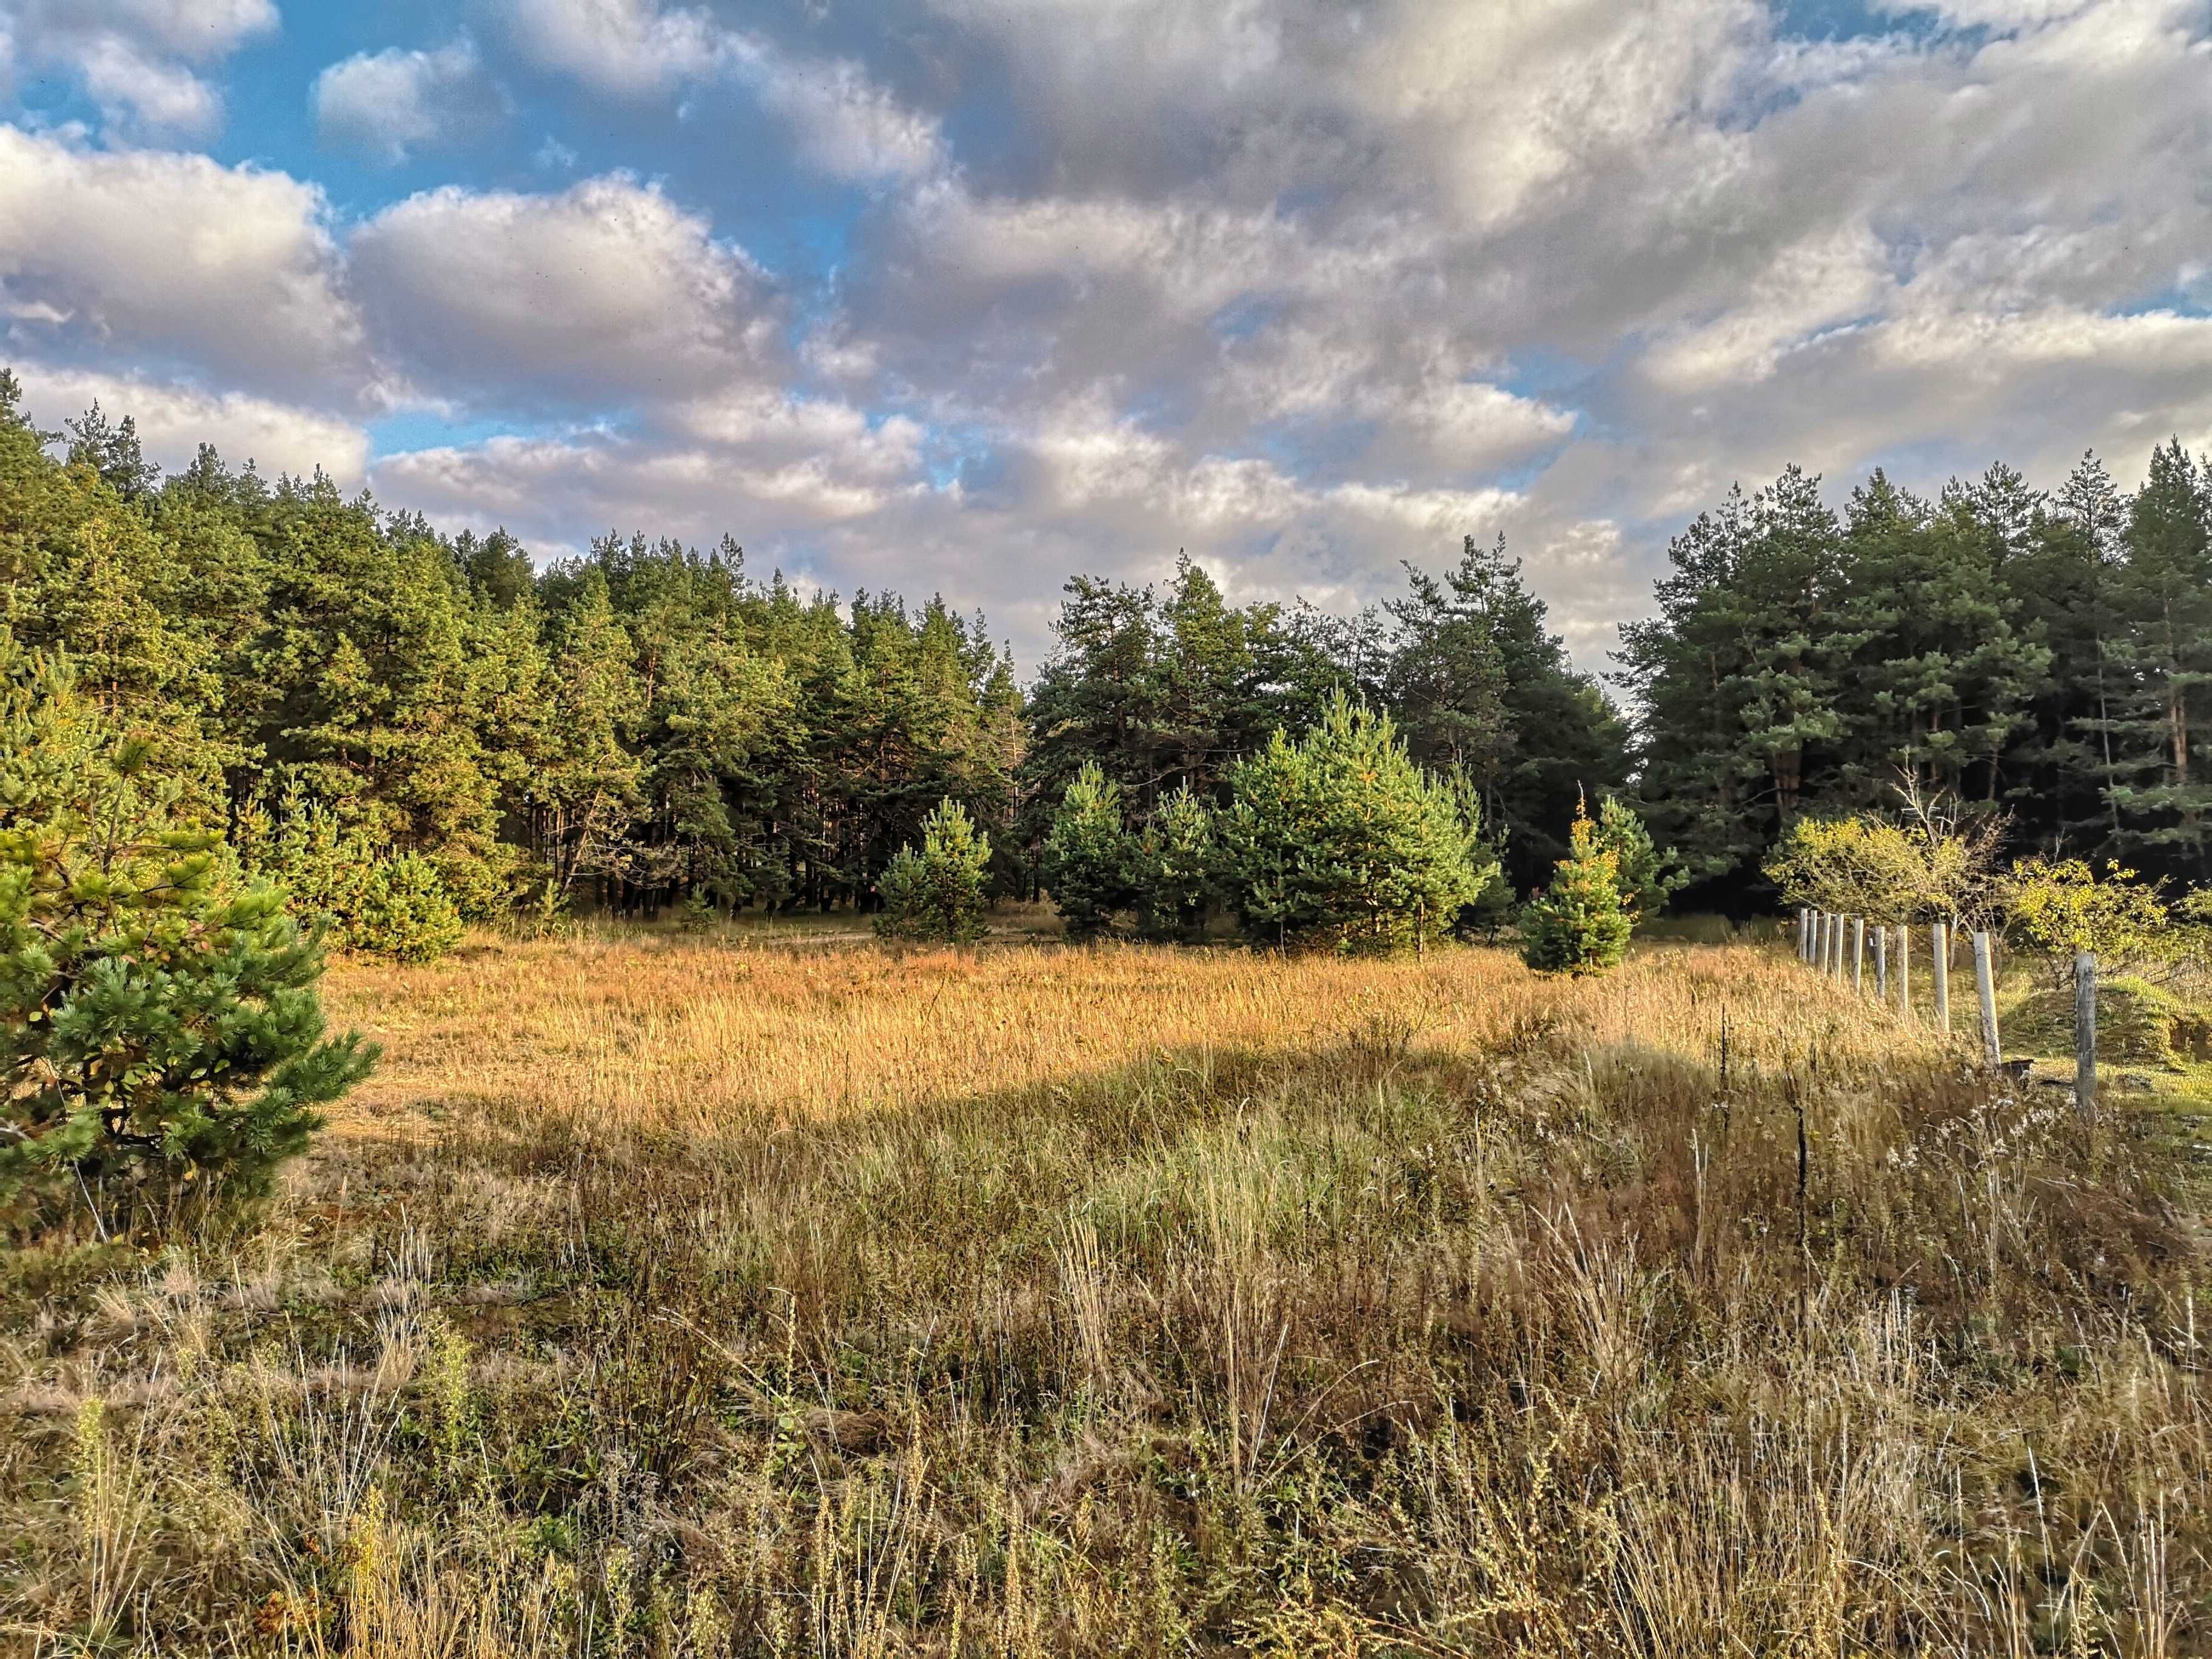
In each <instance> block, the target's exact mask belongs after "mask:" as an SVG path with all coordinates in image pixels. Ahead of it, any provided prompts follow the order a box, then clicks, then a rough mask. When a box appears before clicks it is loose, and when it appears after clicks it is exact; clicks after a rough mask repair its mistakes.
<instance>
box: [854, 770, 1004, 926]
mask: <svg viewBox="0 0 2212 1659" xmlns="http://www.w3.org/2000/svg"><path fill="white" fill-rule="evenodd" d="M990 862H991V843H990V841H989V838H988V837H987V836H984V835H982V834H981V832H979V831H978V830H977V829H976V828H975V824H974V823H973V822H971V821H970V820H969V817H968V813H967V810H966V809H965V808H964V807H963V806H962V805H960V803H959V802H958V801H957V800H954V799H952V798H951V796H950V795H948V796H946V797H945V799H943V800H942V801H940V802H939V803H938V806H937V810H936V811H933V812H932V813H931V814H930V815H929V816H928V817H926V818H924V819H923V820H922V823H921V847H920V848H919V849H917V848H913V847H902V848H899V850H898V852H897V853H896V854H894V855H893V856H892V858H891V861H890V865H889V866H887V867H886V868H885V869H884V878H883V884H882V892H883V903H884V908H883V909H882V910H881V911H880V912H878V915H877V916H876V931H877V932H878V933H881V934H882V935H883V936H884V938H886V939H904V940H908V941H912V942H915V943H920V944H932V945H968V944H972V943H973V942H974V941H975V940H976V939H981V938H982V937H983V926H984V924H983V912H984V908H985V907H986V906H987V904H988V902H989V878H988V874H987V872H988V870H989V866H990Z"/></svg>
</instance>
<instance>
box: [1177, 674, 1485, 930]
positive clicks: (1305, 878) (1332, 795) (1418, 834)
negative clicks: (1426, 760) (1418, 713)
mask: <svg viewBox="0 0 2212 1659" xmlns="http://www.w3.org/2000/svg"><path fill="white" fill-rule="evenodd" d="M1228 782H1229V788H1230V805H1229V807H1228V809H1227V810H1226V811H1224V812H1223V813H1221V814H1220V815H1219V816H1218V818H1217V820H1216V824H1215V840H1216V846H1217V848H1218V870H1219V872H1220V881H1221V889H1222V891H1223V895H1224V896H1225V900H1226V902H1227V903H1228V906H1229V908H1230V910H1231V913H1232V914H1234V915H1236V917H1237V921H1238V923H1239V925H1240V926H1241V927H1243V931H1244V933H1245V936H1246V937H1247V938H1248V939H1251V940H1252V941H1253V942H1254V943H1255V944H1262V945H1278V946H1289V945H1304V946H1312V945H1327V946H1331V947H1334V948H1338V949H1345V950H1363V951H1371V950H1388V949H1390V948H1394V947H1395V946H1398V945H1407V944H1411V943H1413V942H1416V941H1418V940H1419V939H1425V938H1436V937H1438V936H1440V935H1441V934H1443V933H1444V932H1445V931H1446V930H1448V929H1449V927H1452V926H1453V924H1454V923H1455V921H1457V920H1458V917H1459V913H1460V910H1461V908H1462V906H1464V905H1466V904H1468V903H1469V902H1472V901H1473V899H1474V896H1475V895H1476V894H1477V893H1478V892H1479V891H1480V889H1481V885H1482V882H1483V880H1484V879H1485V878H1486V872H1484V871H1480V870H1478V869H1477V867H1476V864H1475V855H1476V849H1477V845H1478V843H1477V840H1476V837H1475V836H1474V832H1473V831H1472V830H1471V829H1469V827H1468V824H1467V823H1466V822H1465V821H1464V819H1463V818H1462V816H1461V814H1460V812H1459V811H1458V809H1457V803H1456V802H1455V799H1454V798H1453V793H1452V791H1451V789H1450V788H1449V786H1447V785H1446V784H1443V783H1442V782H1440V781H1437V780H1436V779H1434V778H1432V777H1431V776H1429V775H1427V774H1425V773H1424V772H1423V771H1422V770H1421V769H1419V767H1417V766H1416V765H1414V763H1413V759H1412V757H1409V756H1408V755H1407V752H1406V746H1405V744H1404V743H1403V742H1402V741H1401V739H1400V738H1399V736H1398V731H1397V727H1396V726H1395V724H1394V723H1393V722H1392V721H1391V720H1390V719H1389V716H1388V715H1386V714H1376V713H1375V712H1374V711H1372V710H1370V709H1368V708H1364V707H1362V706H1360V705H1358V704H1355V703H1353V702H1351V701H1350V700H1349V699H1348V698H1346V697H1343V696H1338V697H1337V698H1335V699H1334V701H1333V702H1331V703H1330V705H1329V707H1328V710H1327V712H1326V713H1324V714H1323V715H1322V720H1321V723H1320V724H1319V725H1318V726H1316V727H1315V728H1314V729H1313V730H1312V731H1311V732H1309V733H1308V734H1307V735H1306V736H1305V737H1304V738H1299V739H1297V740H1295V741H1294V740H1293V739H1292V738H1291V737H1290V736H1289V734H1288V733H1286V732H1282V731H1280V730H1279V731H1277V732H1276V733H1275V736H1274V737H1273V739H1271V740H1270V742H1269V743H1268V744H1267V747H1266V748H1265V749H1263V750H1261V751H1260V752H1259V753H1258V754H1257V755H1255V756H1253V757H1251V758H1250V759H1249V760H1246V761H1243V762H1241V763H1238V764H1237V766H1235V767H1233V768H1232V769H1231V771H1230V775H1229V779H1228Z"/></svg>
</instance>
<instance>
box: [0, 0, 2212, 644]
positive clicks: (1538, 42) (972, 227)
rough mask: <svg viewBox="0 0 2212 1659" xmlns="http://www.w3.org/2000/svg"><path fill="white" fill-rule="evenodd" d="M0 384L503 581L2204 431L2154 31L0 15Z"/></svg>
mask: <svg viewBox="0 0 2212 1659" xmlns="http://www.w3.org/2000/svg"><path fill="white" fill-rule="evenodd" d="M0 329H4V331H5V339H4V342H0V362H6V363H9V364H10V365H12V367H13V368H14V370H15V374H16V375H17V377H18V378H19V379H20V380H21V382H22V383H23V386H24V387H25V391H26V402H27V407H28V409H29V410H30V412H31V413H32V415H33V416H34V417H35V418H36V419H38V420H39V422H40V424H41V425H45V426H48V427H58V425H59V424H60V422H62V421H63V419H64V418H65V417H67V416H73V415H75V414H76V413H77V412H79V411H80V410H82V409H83V408H84V407H85V405H86V404H88V403H90V402H91V401H93V400H94V399H95V398H97V399H98V401H99V402H100V404H102V406H103V407H104V408H105V409H106V410H108V412H109V413H110V414H112V415H122V414H130V415H132V416H135V417H136V419H137V422H138V425H139V428H140V430H141V433H142V435H143V438H144V440H145V441H146V443H147V447H148V451H149V454H150V455H151V456H152V457H153V458H154V459H156V460H159V461H161V462H162V463H164V464H165V465H169V466H172V467H173V466H176V465H181V464H182V463H184V462H185V461H187V460H189V459H191V453H192V451H193V448H194V447H195V446H196V445H197V442H198V441H201V440H203V439H205V440H209V441H213V442H215V443H216V445H217V447H219V449H220V450H221V451H222V453H223V455H224V456H225V458H226V459H229V460H231V461H232V462H234V463H240V462H243V461H244V460H246V459H247V458H249V457H251V458H252V459H254V460H256V461H257V462H258V465H260V467H261V469H262V470H263V471H264V472H265V473H271V474H273V473H275V472H277V471H294V472H305V471H311V470H312V469H313V468H314V467H316V466H320V467H322V468H323V469H325V471H327V472H329V473H330V474H331V476H332V477H334V478H336V479H337V481H338V482H339V483H341V484H342V485H343V486H345V487H346V488H348V489H355V488H359V487H366V488H368V489H372V490H373V491H374V494H375V495H376V497H377V498H378V500H379V501H381V502H382V503H384V504H385V505H386V506H387V507H396V508H407V509H410V510H419V511H421V512H422V513H426V514H428V516H429V518H430V519H431V520H432V521H433V522H434V523H435V524H438V525H439V526H442V527H444V528H447V529H448V530H454V531H458V530H459V529H462V528H465V527H468V528H474V529H477V530H479V531H486V530H489V529H491V528H494V527H495V526H505V527H506V528H507V529H508V530H510V531H512V532H514V533H515V534H517V535H519V536H520V537H521V538H523V539H524V540H525V542H526V544H528V545H529V546H530V548H531V549H532V551H533V553H534V554H535V555H536V556H538V557H539V558H540V559H541V560H544V559H550V558H554V557H558V556H562V555H564V554H567V553H572V552H574V551H576V550H580V549H581V548H582V547H583V546H585V545H586V544H587V543H588V542H589V541H590V539H591V538H592V537H594V536H595V535H599V534H601V533H604V532H607V531H609V530H620V531H622V532H629V531H632V530H642V531H644V532H647V534H648V535H653V536H659V535H664V534H665V535H673V536H678V537H681V538H684V539H686V540H690V541H692V542H694V543H696V544H701V545H707V544H712V543H713V542H714V541H717V540H719V539H720V536H721V535H722V533H723V532H729V533H731V534H732V535H733V536H735V537H736V538H737V539H738V541H739V542H740V543H741V544H743V545H744V548H745V549H746V556H747V562H748V566H749V568H751V569H752V570H753V571H754V572H755V573H756V574H761V575H763V576H765V575H766V574H767V573H768V572H769V569H771V568H781V569H783V570H784V571H785V572H786V573H787V574H789V575H790V576H792V577H793V579H795V580H799V581H801V582H803V583H818V584H821V585H823V586H831V587H834V588H836V589H837V590H839V591H840V592H843V593H845V594H848V595H849V594H850V593H851V592H854V590H855V589H856V588H860V587H865V588H867V589H869V590H871V591H878V590H883V589H886V588H887V589H890V590H893V591H896V592H902V593H904V594H905V595H907V596H908V598H909V599H914V600H917V601H918V600H920V599H922V598H924V597H926V596H927V595H928V594H930V593H933V592H941V593H942V594H943V595H944V596H945V598H946V599H948V600H950V601H951V602H952V603H953V604H954V605H957V607H959V608H960V609H962V610H963V611H964V610H967V609H969V608H971V607H974V606H978V605H980V606H981V607H982V608H983V609H984V610H985V611H986V612H987V616H988V617H989V619H990V622H991V625H992V628H993V630H994V634H996V635H1000V636H1003V637H1005V638H1006V639H1008V640H1009V641H1011V642H1012V646H1013V648H1014V649H1015V651H1016V653H1017V655H1018V658H1019V659H1020V660H1021V662H1022V664H1023V665H1024V669H1027V668H1029V667H1030V666H1033V665H1035V663H1036V661H1037V660H1038V659H1039V657H1040V656H1041V654H1042V653H1043V651H1044V650H1045V649H1046V648H1047V647H1048V645H1049V643H1050V637H1051V636H1050V623H1051V619H1052V617H1053V615H1054V612H1055V611H1056V608H1057V604H1058V600H1059V589H1060V583H1061V582H1062V581H1063V580H1065V579H1066V577H1067V576H1068V575H1070V574H1073V573H1075V572H1078V571H1082V572H1088V573H1094V574H1104V575H1110V576H1117V577H1126V578H1127V579H1129V580H1135V581H1144V580H1154V579H1157V578H1158V577H1160V576H1162V575H1164V574H1167V573H1168V572H1169V571H1170V570H1171V569H1172V568H1173V566H1174V563H1175V561H1176V557H1177V555H1178V553H1179V552H1182V551H1188V554H1189V555H1190V556H1192V557H1194V558H1195V559H1196V560H1197V561H1198V562H1200V563H1201V564H1203V565H1204V566H1206V568H1208V569H1209V570H1210V571H1212V573H1213V574H1215V575H1216V576H1217V577H1218V579H1219V580H1221V582H1222V584H1223V586H1224V587H1225V589H1226V590H1227V591H1228V592H1229V593H1230V594H1231V597H1232V598H1234V599H1237V600H1239V601H1243V600H1249V599H1264V598H1274V599H1292V598H1296V597H1303V598H1305V599H1310V600H1311V601H1313V602H1315V603H1316V604H1320V605H1326V606H1330V607H1334V608H1349V607H1351V606H1353V605H1359V604H1363V603H1365V602H1367V601H1370V600H1372V599H1377V598H1380V597H1383V596H1386V595H1388V594H1389V593H1391V592H1396V591H1398V590H1399V589H1400V587H1401V585H1402V573H1401V562H1403V561H1412V562H1415V563H1417V564H1419V565H1422V566H1425V567H1427V568H1442V567H1443V566H1445V565H1447V564H1449V563H1450V562H1452V561H1453V560H1454V559H1455V556H1456V554H1457V551H1458V548H1459V545H1460V540H1461V538H1462V536H1464V535H1468V534H1472V535H1474V536H1475V537H1477V538H1479V539H1480V540H1481V541H1483V542H1485V543H1487V542H1489V541H1491V540H1492V539H1494V538H1496V537H1497V536H1498V535H1499V534H1501V533H1502V534H1503V535H1504V537H1505V538H1506V539H1507V544H1508V546H1509V547H1510V549H1511V550H1513V551H1514V552H1516V553H1517V554H1518V555H1520V556H1521V557H1522V559H1523V560H1524V561H1525V565H1526V569H1527V572H1528V578H1529V580H1530V582H1531V585H1532V586H1534V588H1535V589H1536V591H1537V592H1539V593H1540V594H1541V595H1542V596H1543V597H1544V598H1545V599H1547V601H1548V602H1549V603H1550V605H1551V606H1552V611H1553V620H1554V623H1555V625H1556V626H1557V627H1559V629H1560V630H1561V631H1562V632H1563V633H1564V634H1565V636H1566V638H1567V640H1568V642H1569V645H1570V647H1571V649H1572V650H1573V652H1574V653H1575V655H1576V657H1577V659H1578V660H1579V661H1581V662H1582V663H1583V665H1585V666H1588V667H1590V668H1593V669H1601V668H1602V667H1604V665H1605V661H1606V653H1607V650H1608V649H1610V648H1611V647H1613V645H1614V644H1615V643H1616V635H1615V631H1614V630H1615V629H1616V626H1617V624H1618V623H1620V622H1621V621H1623V620H1625V619H1627V618H1630V617H1635V616H1638V615H1639V614H1642V613H1644V611H1647V610H1648V609H1649V607H1650V585H1651V582H1652V580H1653V579H1654V578H1655V577H1656V575H1658V574H1661V573H1662V571H1663V569H1664V567H1665V561H1666V549H1667V544H1668V539H1669V538H1670V537H1671V536H1673V535H1674V534H1675V533H1677V532H1680V529H1681V528H1682V526H1684V524H1685V523H1686V522H1687V521H1688V520H1690V519H1692V518H1693V517H1694V516H1695V515H1696V513H1698V512H1699V511H1700V510H1702V509H1703V508H1705V507H1708V506H1710V505H1711V504H1713V503H1714V502H1715V501H1717V499H1718V498H1719V497H1720V496H1721V495H1723V493H1724V492H1725V491H1726V490H1727V489H1728V488H1729V485H1730V484H1731V483H1735V482H1737V481H1741V482H1742V483H1744V484H1745V485H1746V487H1747V488H1755V487H1756V486H1757V485H1759V484H1760V483H1764V482H1765V481H1767V480H1770V479H1771V478H1772V477H1774V476H1775V474H1777V473H1778V471H1780V470H1781V469H1782V468H1783V467H1784V465H1788V464H1790V463H1796V464H1799V465H1803V466H1804V467H1806V468H1807V469H1808V470H1809V471H1816V472H1819V473H1820V474H1822V475H1823V477H1825V478H1826V481H1827V487H1828V489H1829V492H1830V494H1831V495H1832V496H1833V497H1835V498H1837V499H1840V498H1841V496H1842V495H1843V494H1844V492H1846V491H1847V490H1848V489H1849V487H1850V483H1852V482H1854V481H1855V480H1856V479H1857V478H1858V477H1863V475H1864V474H1865V473H1866V472H1867V471H1869V470H1870V469H1872V468H1873V467H1875V466H1876V465H1881V466H1884V467H1886V468H1887V469H1888V470H1889V471H1890V473H1891V475H1892V477H1896V478H1898V479H1899V480H1900V481H1901V482H1904V483H1907V484H1910V485H1911V486H1914V487H1917V488H1923V489H1933V488H1935V487H1936V486H1938V485H1940V484H1941V483H1942V480H1943V479H1944V478H1945V477H1948V476H1950V475H1952V474H1954V473H1955V474H1960V475H1970V474H1974V473H1978V472H1979V471H1981V470H1982V469H1983V468H1984V467H1985V466H1986V465H1989V464H1990V462H1992V461H1994V460H1998V459H2002V460H2004V461H2007V462H2008V463H2010V464H2011V465H2015V466H2017V467H2019V468H2020V469H2021V470H2022V471H2025V472H2026V473H2027V475H2028V476H2029V477H2030V478H2031V480H2033V482H2036V483H2039V484H2042V485H2045V487H2052V486H2055V485H2056V484H2057V483H2059V482H2060V481H2061V480H2062V479H2063V477H2064V476H2065V474H2066V472H2067V471H2069V469H2070V467H2071V466H2072V465H2074V464H2075V461H2077V460H2078V459H2080V457H2081V454H2082V453H2083V452H2084V450H2085V449H2090V448H2093V449H2095V450H2096V451H2097V452H2098V453H2100V455H2102V456H2104V457H2105V458H2106V460H2107V462H2108V464H2109V465H2111V467H2112V471H2113V473H2114V475H2115V477H2118V479H2119V480H2120V481H2121V482H2122V483H2123V484H2124V485H2125V484H2129V483H2133V482H2135V481H2136V480H2138V479H2139V478H2140V477H2141V475H2142V471H2143V469H2144V465H2145V462H2146V460H2147V459H2148V454H2149V452H2150V449H2151V447H2152V446H2153V445H2154V443H2156V442H2159V441H2162V440H2164V439H2165V438H2166V437H2167V436H2168V435H2179V437H2180V438H2181V439H2182V440H2183V441H2185V443H2187V444H2188V445H2190V446H2191V447H2192V448H2203V447H2208V446H2212V0H2091V3H2083V0H1930V3H1924V4H1923V3H1911V0H1790V3H1786V4H1765V3H1756V0H1637V3H1623V0H1549V3H1541V0H1381V3H1358V0H1204V3H1196V0H867V3H858V0H791V3H782V0H756V3H750V4H742V5H741V4H735V3H704V4H691V5H685V4H678V3H665V0H459V3H453V0H447V3H442V4H433V3H428V0H359V3H346V0H312V3H311V0H0Z"/></svg>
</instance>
